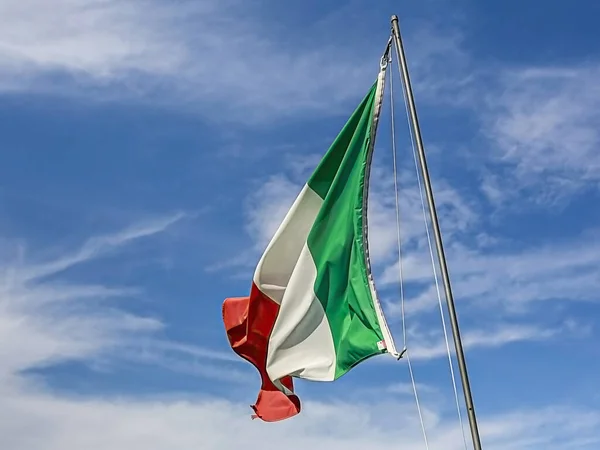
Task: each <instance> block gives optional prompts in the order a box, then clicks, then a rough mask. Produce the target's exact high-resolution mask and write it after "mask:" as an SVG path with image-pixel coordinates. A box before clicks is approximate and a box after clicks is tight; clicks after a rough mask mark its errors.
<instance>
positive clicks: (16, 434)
mask: <svg viewBox="0 0 600 450" xmlns="http://www.w3.org/2000/svg"><path fill="white" fill-rule="evenodd" d="M304 406H305V408H304V412H303V413H302V415H301V416H298V417H297V418H295V419H293V420H291V421H290V422H283V423H280V424H277V425H273V424H261V423H257V422H256V421H250V420H249V418H248V410H247V406H245V405H237V404H233V403H231V402H229V401H226V400H220V399H206V400H202V399H186V400H183V399H169V398H165V399H156V400H153V399H148V400H143V399H119V400H113V399H106V400H101V399H87V400H78V399H69V398H57V397H54V396H51V395H48V394H44V393H38V394H37V395H35V396H32V395H27V396H24V395H20V396H18V397H16V396H13V395H9V396H6V395H3V401H2V404H1V405H0V419H1V420H0V444H2V446H3V447H6V448H10V449H14V450H25V449H27V450H41V449H44V450H55V449H56V450H57V449H61V450H71V449H78V448H86V449H90V450H96V449H103V448H108V447H111V448H125V447H126V448H128V449H132V450H136V449H138V448H139V449H145V450H163V449H168V448H173V447H177V448H193V447H198V448H203V449H207V450H213V449H214V450H217V449H218V450H228V449H236V448H239V447H240V446H243V445H246V446H247V445H249V444H250V445H252V443H258V442H260V443H262V444H261V445H265V442H268V447H267V448H280V447H282V446H283V447H286V448H289V449H304V448H306V447H309V446H312V447H316V448H328V449H332V450H337V449H345V450H348V449H349V450H358V449H362V448H365V447H366V448H372V449H382V450H383V449H388V448H390V447H393V446H397V445H398V442H401V443H402V446H403V448H406V449H408V450H413V449H414V450H417V449H421V448H423V438H422V436H421V435H420V427H419V422H418V419H417V417H416V414H415V408H414V405H413V404H411V403H410V402H398V401H394V402H386V401H385V400H379V401H373V400H372V399H371V400H370V401H368V402H365V403H347V402H334V403H326V402H320V401H306V402H305V404H304ZM424 417H425V420H426V425H427V430H428V433H429V439H430V446H431V447H432V448H444V449H448V450H459V449H461V448H463V443H462V438H461V434H460V431H459V429H458V426H457V424H456V420H455V419H454V420H453V419H452V418H448V417H446V416H445V415H443V414H442V413H441V412H440V411H438V410H435V409H428V408H424ZM599 424H600V417H599V416H598V414H597V412H595V411H593V410H588V409H573V408H570V407H568V406H564V407H558V406H557V407H553V408H545V409H529V410H517V411H512V412H507V413H500V414H496V415H493V416H486V417H485V418H483V420H482V423H481V431H482V435H483V442H484V445H485V447H486V448H489V449H492V450H500V449H504V448H511V449H515V450H545V449H547V448H578V449H581V450H591V449H595V448H597V445H598V439H599V435H598V431H597V430H598V426H599ZM232 429H234V430H236V432H235V433H232V432H231V430H232ZM22 430H35V431H36V432H35V433H24V432H23V431H22Z"/></svg>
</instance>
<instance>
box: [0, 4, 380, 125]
mask: <svg viewBox="0 0 600 450" xmlns="http://www.w3.org/2000/svg"><path fill="white" fill-rule="evenodd" d="M232 11H236V14H232V13H231V12H232ZM0 15H2V17H3V19H4V22H5V26H4V27H2V30H0V90H2V91H5V92H7V91H9V92H10V91H13V92H22V91H27V92H41V93H54V94H61V95H78V96H85V97H88V98H95V99H98V100H99V99H107V98H108V99H113V100H123V99H135V100H136V101H152V102H154V103H159V104H163V105H169V104H177V106H178V108H180V109H181V108H192V109H195V110H199V111H200V112H203V113H205V115H206V116H207V117H209V118H213V119H214V118H215V114H217V115H218V116H219V119H220V120H223V119H234V120H244V121H246V122H249V121H252V122H255V121H257V120H263V119H264V118H266V117H269V118H278V117H282V116H285V115H286V114H288V113H299V112H306V111H319V110H321V111H330V112H331V111H335V110H336V108H337V106H339V104H340V103H343V102H344V101H346V100H347V99H349V98H354V97H355V96H356V95H357V88H358V89H359V90H360V89H361V87H362V89H364V86H367V85H368V83H369V82H370V81H369V80H371V79H374V77H375V75H376V71H377V68H378V66H377V64H378V57H379V55H378V53H379V52H380V49H381V47H382V44H381V43H380V44H379V45H376V44H375V42H373V45H372V46H371V45H369V44H366V45H365V43H364V41H358V40H357V42H356V45H355V46H353V48H352V50H351V51H350V50H349V49H347V50H344V49H343V47H341V46H337V45H335V44H334V42H338V41H336V39H338V40H339V37H336V36H333V38H332V36H330V35H329V34H328V33H326V31H324V30H326V29H324V28H322V27H315V29H314V30H313V31H314V33H315V34H319V35H323V38H324V39H322V40H321V42H319V43H316V39H314V38H313V37H311V36H312V34H311V33H305V34H304V35H303V36H297V39H296V42H295V45H294V50H293V52H289V51H288V49H287V48H288V46H287V45H286V44H285V42H286V41H285V39H286V36H285V35H284V34H283V33H282V32H281V30H279V29H278V28H277V27H269V26H267V25H268V22H267V23H265V22H264V20H266V19H263V18H262V17H261V14H260V13H259V11H257V8H256V7H253V6H252V5H249V4H247V3H244V2H241V1H239V0H226V1H222V0H218V1H217V0H203V1H201V2H197V1H196V2H194V1H189V0H184V1H179V2H176V3H169V2H162V1H159V0H149V1H144V0H120V1H117V0H84V1H76V0H57V1H54V2H53V3H52V5H51V6H50V5H49V4H48V3H47V2H44V1H43V0H27V1H24V2H23V1H19V0H6V1H4V2H2V4H1V5H0ZM238 17H244V20H243V21H240V20H238V19H237V18H238ZM309 37H310V38H309ZM375 49H376V50H375ZM373 50H375V53H373ZM332 54H335V55H336V62H335V64H332V62H331V55H332ZM363 54H364V55H365V56H366V55H369V54H370V55H371V57H370V60H371V61H372V64H371V65H369V64H368V63H367V64H364V62H365V61H369V59H362V60H361V64H358V65H357V64H356V61H357V57H358V58H361V55H363ZM315 73H318V74H319V76H315ZM340 81H341V82H340ZM323 92H327V93H328V95H327V96H326V97H325V96H323V95H322V93H323ZM282 99H285V101H282ZM249 110H251V111H252V114H248V113H247V112H248V111H249Z"/></svg>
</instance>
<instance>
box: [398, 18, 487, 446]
mask: <svg viewBox="0 0 600 450" xmlns="http://www.w3.org/2000/svg"><path fill="white" fill-rule="evenodd" d="M392 32H393V34H394V41H395V43H396V54H397V56H398V61H400V67H401V75H402V79H403V81H404V88H405V92H406V98H407V100H408V108H409V111H410V117H411V122H412V127H413V131H414V136H415V141H416V143H417V151H418V154H419V162H420V165H421V173H422V176H423V181H424V184H425V193H426V195H427V203H429V214H430V215H431V221H432V222H433V224H432V225H433V234H434V237H435V244H436V248H437V253H438V259H439V263H440V269H441V273H442V279H443V280H444V291H445V293H446V301H447V303H448V312H449V315H450V323H451V324H452V334H453V335H454V346H455V347H456V356H457V359H458V367H459V369H460V378H461V381H462V385H463V392H464V394H465V402H466V405H467V413H468V416H469V425H470V427H471V436H472V438H473V448H474V450H481V440H480V438H479V428H478V426H477V417H476V416H475V407H474V406H473V397H472V395H471V386H470V384H469V376H468V374H467V363H466V361H465V354H464V351H463V346H462V341H461V338H460V330H459V327H458V318H457V316H456V309H455V307H454V297H453V296H452V287H451V286H450V276H449V275H448V267H447V265H446V257H445V255H444V246H443V244H442V234H441V231H440V225H439V222H438V217H437V213H436V209H435V202H434V199H433V191H432V188H431V179H430V178H429V171H428V170H427V161H426V159H425V149H424V147H423V139H422V137H421V130H420V128H419V119H418V118H417V109H416V107H415V100H414V97H413V92H412V87H411V85H410V77H409V74H408V66H407V64H406V56H405V54H404V46H403V45H402V37H401V35H400V25H399V23H398V16H396V15H393V16H392Z"/></svg>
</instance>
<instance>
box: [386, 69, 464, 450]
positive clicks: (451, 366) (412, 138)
mask: <svg viewBox="0 0 600 450" xmlns="http://www.w3.org/2000/svg"><path fill="white" fill-rule="evenodd" d="M398 70H399V71H400V72H401V71H402V68H401V67H400V61H398ZM391 78H393V77H391ZM390 84H391V82H390ZM402 93H403V95H404V105H405V109H406V119H407V123H408V128H409V135H410V142H411V147H412V151H413V159H414V162H415V171H416V174H417V183H418V185H419V195H420V197H421V208H422V210H423V222H424V223H425V232H426V233H427V243H428V245H429V256H430V259H431V268H432V271H433V277H434V280H435V289H436V293H437V298H438V305H439V309H440V317H441V320H442V328H443V331H444V340H445V343H446V351H447V354H448V365H449V367H450V377H451V378H452V387H453V389H454V400H455V402H456V412H457V414H458V421H459V424H460V431H461V433H462V438H463V443H464V446H465V450H468V445H467V438H466V436H465V429H464V426H463V420H462V414H461V412H460V409H461V408H460V402H459V399H458V388H457V387H456V377H455V375H454V365H453V364H452V355H451V352H450V343H449V340H448V330H447V328H446V319H445V316H444V307H443V306H442V295H441V292H440V285H439V281H438V276H437V269H436V267H435V258H434V256H433V245H432V243H431V235H430V233H429V225H428V221H427V213H426V211H425V200H424V198H423V185H422V182H421V175H420V174H419V163H418V161H417V150H416V146H415V138H414V136H413V130H412V128H411V126H410V112H409V110H408V99H407V98H406V96H407V93H406V89H403V90H402ZM392 108H393V107H392ZM392 110H393V109H392ZM392 117H393V113H392ZM392 121H393V119H392ZM392 145H393V146H394V147H395V144H392ZM394 154H395V150H394ZM395 164H396V163H395V159H394V176H395V173H396V166H395ZM397 198H398V191H397V190H396V203H398V200H397ZM398 232H399V231H398ZM400 273H402V269H400ZM400 285H401V286H402V278H400ZM401 289H402V290H403V288H402V287H401ZM401 301H402V321H403V322H404V298H402V299H401ZM403 327H404V325H403ZM405 332H406V330H405ZM409 367H410V361H409ZM411 375H412V374H411Z"/></svg>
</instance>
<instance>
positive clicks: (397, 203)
mask: <svg viewBox="0 0 600 450" xmlns="http://www.w3.org/2000/svg"><path fill="white" fill-rule="evenodd" d="M392 69H393V66H392V65H390V105H391V106H390V108H391V122H392V158H393V168H394V191H395V197H396V234H397V241H398V270H399V275H400V304H401V309H402V340H403V346H404V349H403V351H402V353H405V354H406V361H407V363H408V373H409V374H410V382H411V384H412V388H413V393H414V395H415V403H416V405H417V412H418V414H419V422H420V423H421V430H422V431H423V439H424V440H425V448H426V449H427V450H429V441H428V439H427V431H426V430H425V422H424V421H423V413H422V412H421V403H420V402H419V394H418V392H417V384H416V383H415V376H414V373H413V368H412V363H411V362H410V353H409V352H408V350H407V346H406V317H405V314H404V284H403V281H402V280H403V279H404V277H403V272H402V238H401V233H400V201H399V198H398V191H399V189H398V168H397V163H396V153H397V152H396V131H395V128H396V119H395V115H394V74H393V70H392Z"/></svg>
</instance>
